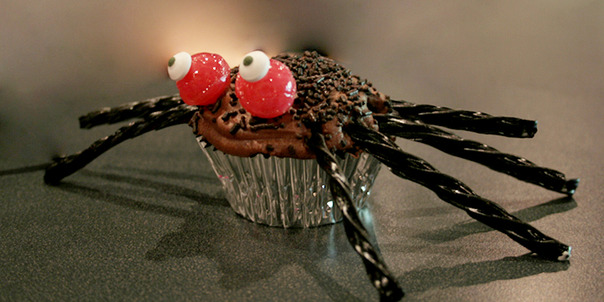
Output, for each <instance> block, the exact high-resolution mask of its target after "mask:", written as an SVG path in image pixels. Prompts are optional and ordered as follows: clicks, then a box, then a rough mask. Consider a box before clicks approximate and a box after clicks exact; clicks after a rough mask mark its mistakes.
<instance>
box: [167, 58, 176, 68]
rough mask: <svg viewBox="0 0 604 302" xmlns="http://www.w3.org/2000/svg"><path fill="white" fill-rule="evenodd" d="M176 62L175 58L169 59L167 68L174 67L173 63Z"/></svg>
mask: <svg viewBox="0 0 604 302" xmlns="http://www.w3.org/2000/svg"><path fill="white" fill-rule="evenodd" d="M175 61H176V58H175V57H171V58H170V61H168V66H170V67H172V65H174V62H175Z"/></svg>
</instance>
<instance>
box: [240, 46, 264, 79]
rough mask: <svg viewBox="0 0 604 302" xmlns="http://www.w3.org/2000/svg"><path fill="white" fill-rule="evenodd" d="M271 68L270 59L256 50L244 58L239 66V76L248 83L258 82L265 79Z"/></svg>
mask: <svg viewBox="0 0 604 302" xmlns="http://www.w3.org/2000/svg"><path fill="white" fill-rule="evenodd" d="M270 67H271V61H270V59H269V57H268V56H267V55H266V54H265V53H264V52H262V51H260V50H256V51H252V52H250V53H248V54H247V55H245V57H243V61H241V64H240V65H239V74H240V75H241V77H242V78H243V79H244V80H246V81H248V82H256V81H259V80H261V79H262V78H264V76H265V75H266V73H268V69H269V68H270Z"/></svg>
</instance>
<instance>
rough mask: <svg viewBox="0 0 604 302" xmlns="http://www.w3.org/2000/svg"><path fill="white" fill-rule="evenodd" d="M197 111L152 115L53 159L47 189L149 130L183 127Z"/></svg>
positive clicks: (181, 108) (177, 109)
mask: <svg viewBox="0 0 604 302" xmlns="http://www.w3.org/2000/svg"><path fill="white" fill-rule="evenodd" d="M196 111H197V108H196V107H193V106H189V105H184V104H183V105H180V106H178V107H175V108H172V109H170V110H168V111H164V112H154V113H151V114H150V115H149V116H148V117H147V118H146V119H144V120H140V121H137V122H132V123H130V124H129V125H128V126H124V127H122V128H120V129H118V130H117V131H116V132H115V133H114V134H112V135H110V136H107V137H104V138H102V139H100V140H98V141H96V142H94V143H93V144H92V145H90V147H88V148H87V149H84V150H83V151H81V152H79V153H76V154H73V155H70V156H66V157H61V158H58V159H56V160H55V162H53V163H52V164H50V166H48V168H46V173H45V174H44V182H46V183H47V184H50V185H54V184H58V183H59V182H60V181H61V179H63V178H65V177H67V176H69V175H71V174H73V173H75V172H76V171H78V170H80V169H82V168H83V167H84V166H86V165H87V164H89V163H90V162H91V161H93V160H94V159H95V158H97V157H98V156H100V155H101V154H103V153H104V152H105V151H107V150H109V149H111V148H112V147H114V146H116V145H117V144H119V143H121V142H123V141H125V140H127V139H130V138H135V137H137V136H139V135H142V134H144V133H147V132H149V131H152V130H159V129H163V128H166V127H169V126H174V125H178V124H186V123H188V122H189V120H191V117H192V116H193V114H194V113H195V112H196Z"/></svg>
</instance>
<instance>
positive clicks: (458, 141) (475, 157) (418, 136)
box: [374, 115, 579, 195]
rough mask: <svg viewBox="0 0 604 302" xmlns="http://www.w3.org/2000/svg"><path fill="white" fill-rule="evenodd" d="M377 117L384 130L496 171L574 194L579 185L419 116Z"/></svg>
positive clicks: (560, 174)
mask: <svg viewBox="0 0 604 302" xmlns="http://www.w3.org/2000/svg"><path fill="white" fill-rule="evenodd" d="M374 117H375V118H376V119H377V120H378V122H379V125H380V132H382V133H385V134H389V135H395V136H398V137H402V138H406V139H410V140H414V141H417V142H421V143H424V144H427V145H430V146H432V147H434V148H436V149H439V150H441V151H443V152H446V153H449V154H451V155H455V156H457V157H461V158H465V159H468V160H471V161H474V162H477V163H480V164H482V165H485V166H487V167H489V168H491V169H493V170H495V171H498V172H502V173H505V174H508V175H511V176H513V177H515V178H517V179H519V180H522V181H526V182H529V183H532V184H536V185H539V186H541V187H544V188H546V189H549V190H552V191H555V192H559V193H563V194H568V195H572V194H574V193H575V190H576V189H577V186H578V185H579V180H578V179H570V180H567V179H566V176H564V174H563V173H562V172H559V171H556V170H553V169H548V168H544V167H539V166H537V165H536V164H534V163H532V162H530V161H529V160H527V159H525V158H522V157H518V156H515V155H512V154H506V153H502V152H500V151H498V150H497V149H495V148H493V147H490V146H487V145H485V144H482V143H479V142H476V141H471V140H465V139H463V138H461V137H459V136H457V135H455V134H453V133H450V132H446V131H443V130H441V129H439V128H436V127H434V126H430V125H427V124H424V123H422V122H420V121H417V120H415V121H411V120H405V119H401V118H398V117H393V116H388V115H374Z"/></svg>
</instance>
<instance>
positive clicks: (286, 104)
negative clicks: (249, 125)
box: [235, 51, 296, 118]
mask: <svg viewBox="0 0 604 302" xmlns="http://www.w3.org/2000/svg"><path fill="white" fill-rule="evenodd" d="M246 78H247V80H246ZM235 93H236V94H237V97H238V98H239V102H240V103H241V106H243V108H245V110H247V111H248V112H249V113H250V114H251V115H253V116H256V117H260V118H273V117H277V116H280V115H282V114H284V113H285V112H287V110H289V108H290V107H291V106H292V104H293V103H294V99H295V97H296V80H295V79H294V77H293V75H292V73H291V71H290V70H289V68H287V66H285V64H283V63H281V62H279V61H276V60H272V59H268V57H266V55H265V54H264V53H262V52H258V51H254V52H251V53H249V54H248V55H246V56H245V58H244V59H243V62H242V63H241V65H240V66H239V74H238V75H237V80H236V82H235Z"/></svg>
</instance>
